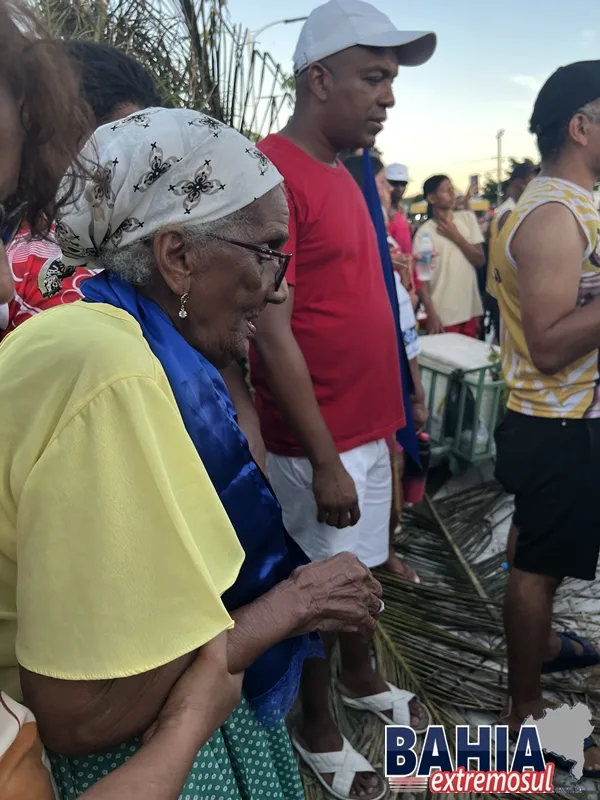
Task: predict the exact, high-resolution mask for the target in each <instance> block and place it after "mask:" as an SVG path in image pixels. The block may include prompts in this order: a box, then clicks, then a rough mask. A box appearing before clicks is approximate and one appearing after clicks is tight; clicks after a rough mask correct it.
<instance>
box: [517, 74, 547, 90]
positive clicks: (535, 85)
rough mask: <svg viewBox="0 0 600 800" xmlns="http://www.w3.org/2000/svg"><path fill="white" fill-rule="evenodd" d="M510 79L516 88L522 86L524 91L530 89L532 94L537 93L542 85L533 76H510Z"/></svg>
mask: <svg viewBox="0 0 600 800" xmlns="http://www.w3.org/2000/svg"><path fill="white" fill-rule="evenodd" d="M510 79H511V81H512V82H513V83H516V84H517V86H523V87H524V88H525V89H530V90H531V91H532V92H539V90H540V89H541V88H542V83H541V81H539V80H538V79H537V78H534V77H533V75H511V76H510Z"/></svg>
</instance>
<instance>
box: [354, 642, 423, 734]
mask: <svg viewBox="0 0 600 800" xmlns="http://www.w3.org/2000/svg"><path fill="white" fill-rule="evenodd" d="M340 655H341V662H342V669H341V672H340V684H341V686H342V687H343V691H344V694H346V695H347V696H348V697H369V696H370V695H373V694H381V692H387V691H388V686H387V684H386V682H385V681H384V680H383V678H382V677H381V675H380V674H379V672H378V671H377V669H373V664H372V662H371V643H370V641H369V640H365V638H364V636H361V635H360V634H358V633H341V634H340ZM409 708H410V713H411V725H412V726H413V727H414V728H421V727H423V724H424V723H426V722H427V715H426V713H425V710H424V709H423V707H422V705H421V703H420V702H419V701H418V700H416V699H414V700H412V701H411V702H410V704H409ZM386 713H387V715H388V716H389V717H390V719H391V718H392V710H391V709H390V711H389V713H388V712H386Z"/></svg>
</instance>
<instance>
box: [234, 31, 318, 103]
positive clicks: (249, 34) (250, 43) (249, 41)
mask: <svg viewBox="0 0 600 800" xmlns="http://www.w3.org/2000/svg"><path fill="white" fill-rule="evenodd" d="M307 19H308V17H291V18H290V19H276V20H273V22H268V23H267V24H266V25H263V26H262V28H259V29H258V30H257V31H251V30H248V31H246V48H247V53H248V70H249V73H250V91H251V102H252V105H253V106H254V107H255V108H256V104H257V102H258V100H259V99H260V98H257V97H256V91H255V87H254V68H253V64H252V54H253V52H254V47H255V46H256V42H257V40H258V37H259V36H260V35H261V33H264V32H265V31H266V30H268V29H269V28H273V27H275V25H291V24H292V23H294V22H304V21H305V20H307Z"/></svg>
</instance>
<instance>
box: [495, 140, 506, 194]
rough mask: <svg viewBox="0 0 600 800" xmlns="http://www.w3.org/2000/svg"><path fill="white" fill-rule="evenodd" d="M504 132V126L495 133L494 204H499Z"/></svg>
mask: <svg viewBox="0 0 600 800" xmlns="http://www.w3.org/2000/svg"><path fill="white" fill-rule="evenodd" d="M504 134H505V130H504V128H500V130H499V131H498V133H497V134H496V141H497V142H498V151H497V156H498V165H497V168H498V175H497V184H498V186H497V191H496V205H497V206H499V205H500V199H501V197H502V137H503V136H504Z"/></svg>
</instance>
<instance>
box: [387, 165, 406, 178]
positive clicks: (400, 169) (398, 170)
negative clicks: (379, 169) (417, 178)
mask: <svg viewBox="0 0 600 800" xmlns="http://www.w3.org/2000/svg"><path fill="white" fill-rule="evenodd" d="M385 177H386V178H387V179H388V181H401V182H404V183H409V182H410V178H409V177H408V167H406V166H404V164H390V165H389V167H386V168H385Z"/></svg>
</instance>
